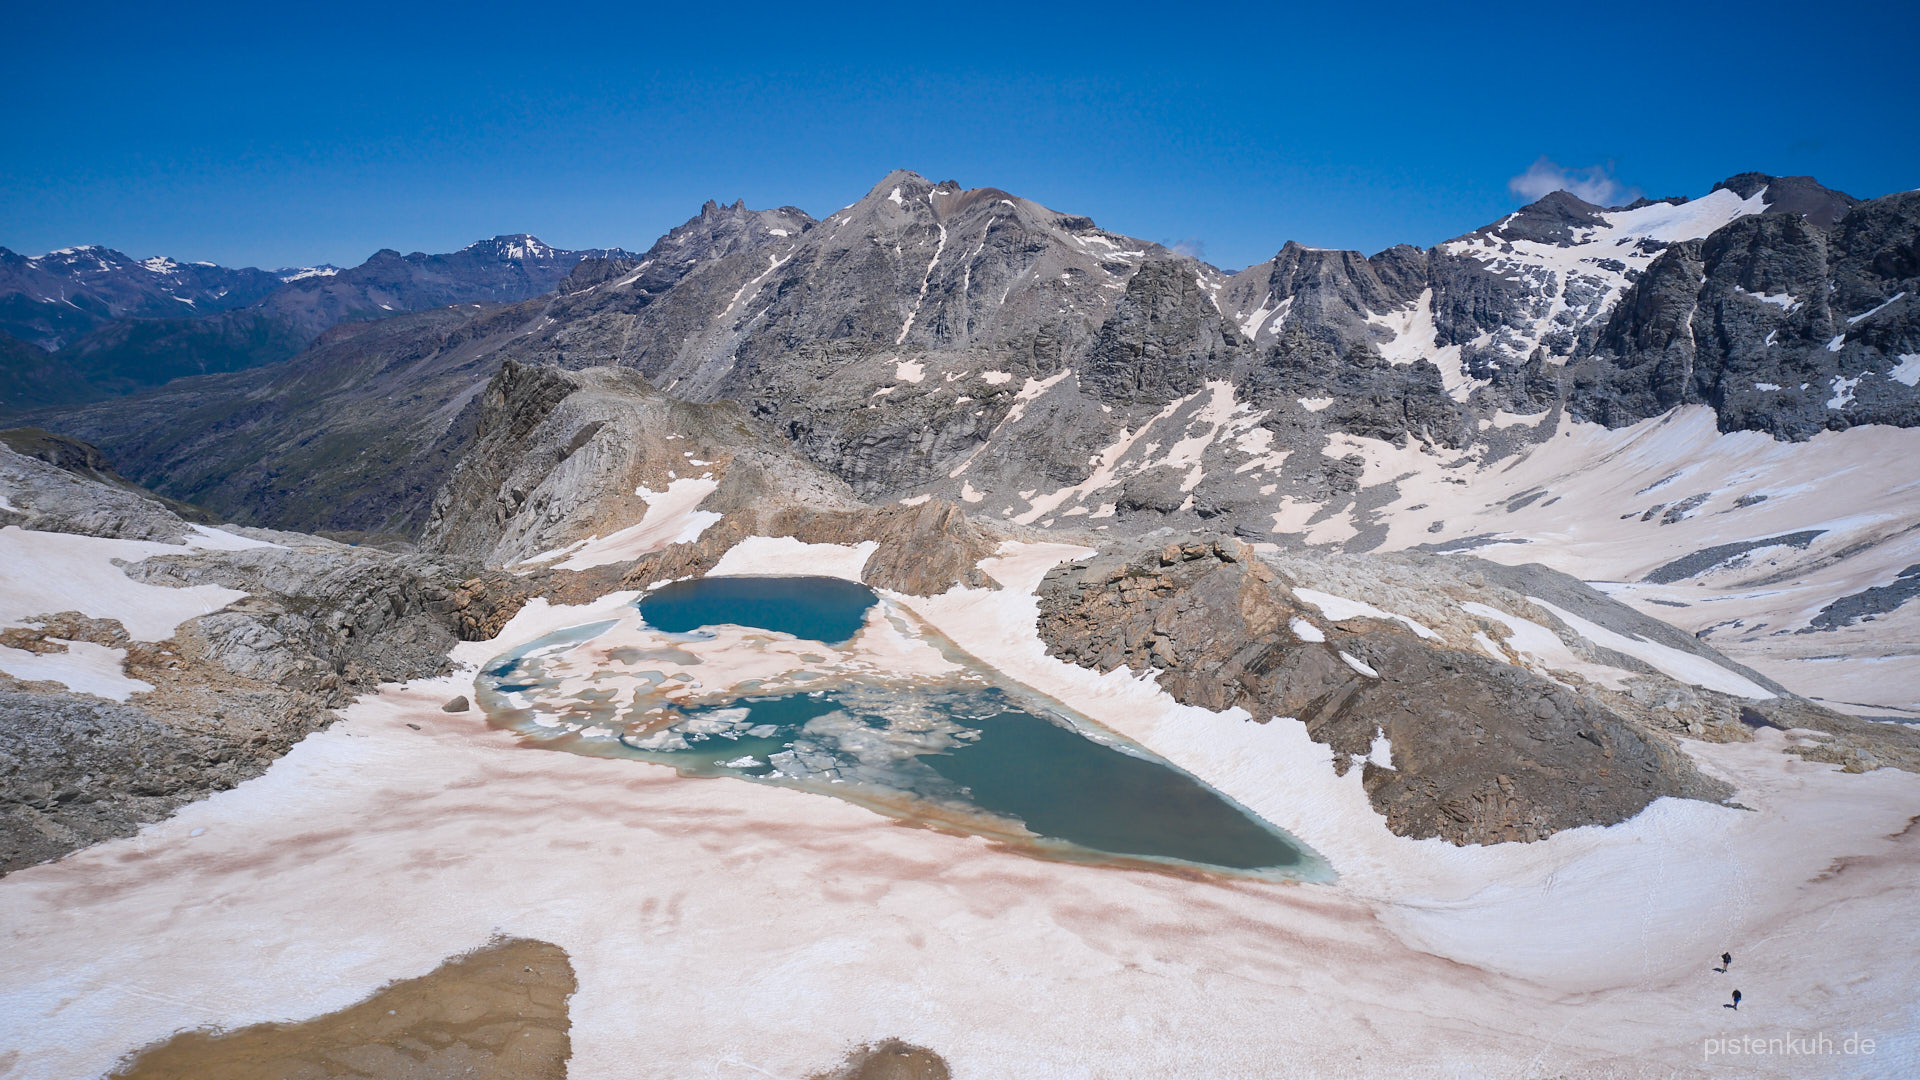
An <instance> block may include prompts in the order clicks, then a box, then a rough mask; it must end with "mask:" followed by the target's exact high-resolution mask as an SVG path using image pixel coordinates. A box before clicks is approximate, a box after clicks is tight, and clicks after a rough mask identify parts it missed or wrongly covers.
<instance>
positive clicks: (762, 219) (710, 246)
mask: <svg viewBox="0 0 1920 1080" xmlns="http://www.w3.org/2000/svg"><path fill="white" fill-rule="evenodd" d="M813 224H814V221H813V216H812V215H810V214H808V213H807V212H806V211H805V210H802V209H800V208H799V207H797V206H781V207H775V208H773V209H770V210H753V209H749V208H748V206H747V204H746V200H745V199H735V200H734V201H733V203H732V204H731V205H722V204H721V203H720V202H718V201H717V200H714V199H708V200H707V201H706V203H705V204H703V205H702V206H701V207H700V212H699V213H698V214H696V215H694V216H693V217H691V218H688V219H687V220H686V221H685V222H684V223H682V224H680V225H676V226H674V227H673V228H672V229H671V230H669V231H668V232H667V234H666V235H665V236H663V237H661V238H660V239H659V240H658V241H656V242H655V243H654V245H653V247H651V248H649V249H648V250H647V253H646V254H645V255H643V256H641V261H642V262H643V263H644V262H648V261H653V262H656V263H658V262H679V263H689V262H698V261H702V260H711V259H719V258H723V257H725V256H728V255H731V254H733V253H734V252H736V251H740V250H743V249H745V248H749V247H758V246H760V245H761V244H765V243H768V242H769V241H774V240H784V239H787V238H789V237H795V236H799V235H800V234H801V233H803V232H805V231H807V230H808V229H810V228H812V227H813Z"/></svg>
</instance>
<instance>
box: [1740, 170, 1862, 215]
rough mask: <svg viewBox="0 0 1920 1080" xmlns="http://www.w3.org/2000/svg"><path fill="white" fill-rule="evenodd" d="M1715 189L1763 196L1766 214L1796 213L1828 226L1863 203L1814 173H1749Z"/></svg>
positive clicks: (1744, 194) (1746, 195)
mask: <svg viewBox="0 0 1920 1080" xmlns="http://www.w3.org/2000/svg"><path fill="white" fill-rule="evenodd" d="M1713 190H1715V191H1721V190H1727V191H1731V192H1733V193H1734V194H1735V195H1738V196H1740V197H1741V198H1742V199H1751V198H1753V197H1754V196H1755V195H1759V196H1760V197H1761V199H1762V201H1763V202H1765V203H1766V211H1765V212H1766V213H1769V214H1794V215H1796V216H1799V217H1802V218H1805V219H1807V220H1808V221H1811V222H1813V223H1814V224H1816V225H1821V226H1826V227H1831V226H1833V225H1836V224H1838V223H1839V221H1840V219H1841V218H1843V217H1845V216H1847V211H1849V210H1851V209H1853V208H1854V207H1855V206H1858V205H1859V204H1860V200H1859V199H1856V198H1854V197H1853V196H1851V195H1849V194H1847V193H1846V192H1844V191H1835V190H1833V189H1832V188H1829V187H1827V186H1825V185H1823V184H1821V183H1820V181H1818V180H1815V179H1814V178H1813V177H1811V176H1768V175H1767V174H1766V173H1759V172H1745V173H1740V174H1739V175H1737V176H1729V177H1727V178H1726V179H1725V180H1722V181H1720V182H1719V183H1717V184H1715V185H1713Z"/></svg>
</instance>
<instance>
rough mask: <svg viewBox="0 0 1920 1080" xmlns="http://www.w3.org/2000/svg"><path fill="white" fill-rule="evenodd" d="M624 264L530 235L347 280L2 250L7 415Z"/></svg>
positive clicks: (379, 264)
mask: <svg viewBox="0 0 1920 1080" xmlns="http://www.w3.org/2000/svg"><path fill="white" fill-rule="evenodd" d="M625 257H627V253H625V252H623V251H620V250H618V249H608V250H590V251H563V250H560V249H558V248H554V247H552V246H550V245H548V244H545V243H542V242H541V241H540V240H539V239H537V238H535V237H532V236H528V235H526V234H524V233H521V234H514V235H510V236H496V237H493V238H492V239H490V240H481V241H477V242H475V243H473V244H469V245H467V246H466V247H465V248H462V249H461V250H459V251H457V252H452V253H449V254H444V255H428V254H425V253H422V252H415V253H413V254H411V255H401V254H400V253H399V252H397V251H390V250H383V251H379V252H376V253H375V254H374V255H373V257H372V258H370V259H368V260H367V261H366V262H365V263H362V264H361V265H359V266H356V267H351V268H341V267H337V266H333V265H331V264H322V265H319V266H301V267H286V268H282V269H279V270H271V271H269V270H257V269H254V268H252V267H245V268H240V269H234V268H230V267H224V266H216V265H214V264H213V263H206V262H180V261H177V260H174V259H171V258H167V257H165V256H154V257H152V258H147V259H135V258H132V257H131V256H128V255H126V254H124V253H122V252H118V251H114V250H113V249H111V248H105V247H100V246H98V245H89V246H84V247H75V248H64V249H61V250H59V251H51V252H48V253H47V254H45V255H40V256H22V255H18V254H16V253H14V252H11V251H8V250H6V249H4V248H0V335H5V336H6V337H8V338H11V339H14V341H15V342H16V343H15V344H13V345H10V346H5V347H6V348H7V349H8V351H10V352H19V353H22V354H23V355H27V356H31V357H33V361H32V363H31V364H29V365H22V366H21V367H20V368H15V369H12V370H8V371H6V372H4V373H0V403H4V405H5V406H8V407H11V408H13V409H19V408H23V407H29V406H33V405H37V404H48V403H53V402H60V401H74V400H86V399H88V398H91V397H98V396H103V395H107V394H112V393H121V392H126V391H127V390H131V389H137V388H140V387H143V386H151V385H155V384H157V383H160V382H164V381H166V380H167V379H169V378H176V377H178V376H181V375H190V374H201V373H204V372H208V371H223V370H234V369H237V368H244V367H252V366H257V365H258V364H261V363H269V362H272V361H276V360H284V359H286V358H287V357H289V356H292V355H293V354H294V353H296V352H298V351H299V350H300V349H302V348H304V347H306V346H307V345H308V344H310V343H311V342H312V340H313V339H314V338H315V337H316V336H318V335H319V334H320V333H321V332H323V331H325V330H326V329H327V328H329V327H331V326H334V325H337V324H338V323H341V322H347V321H358V320H365V319H372V318H383V317H385V316H388V315H391V314H394V313H398V312H408V311H421V310H426V309H428V308H434V307H442V306H445V305H447V304H455V303H474V302H488V303H513V302H516V301H520V300H525V299H527V298H528V297H532V296H538V295H540V294H541V293H544V292H548V291H551V290H552V289H553V288H554V287H556V286H557V285H558V284H559V283H560V281H561V280H562V279H563V278H565V277H566V275H567V274H568V273H569V272H570V271H571V270H572V269H573V268H574V267H575V266H577V265H579V263H580V262H581V261H583V260H586V259H620V258H625ZM34 350H45V351H47V352H51V353H54V354H55V355H54V356H52V357H47V356H36V355H35V354H34ZM25 368H30V369H31V370H24V369H25Z"/></svg>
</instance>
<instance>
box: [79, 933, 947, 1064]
mask: <svg viewBox="0 0 1920 1080" xmlns="http://www.w3.org/2000/svg"><path fill="white" fill-rule="evenodd" d="M576 986H577V983H576V981H575V979H574V973H573V965H572V964H571V963H569V962H568V959H567V954H566V952H565V950H563V949H561V948H560V947H559V946H558V945H550V944H548V943H546V942H544V941H530V940H526V939H518V940H510V941H501V942H496V943H495V944H492V945H489V946H487V947H486V948H483V949H480V950H478V951H475V952H472V953H469V954H467V955H466V956H462V957H456V958H454V959H451V960H448V961H447V962H446V963H444V964H442V965H440V967H438V968H436V969H435V970H434V971H433V972H432V973H431V974H428V975H424V976H421V977H420V978H418V979H408V980H406V981H404V982H396V983H393V984H391V985H389V986H387V987H386V988H385V989H383V990H381V991H379V992H378V993H376V994H374V995H373V996H372V997H370V998H368V999H367V1000H365V1001H363V1002H361V1003H359V1004H358V1005H353V1006H350V1007H348V1008H346V1009H342V1010H340V1011H339V1012H334V1013H329V1014H327V1015H325V1016H321V1017H317V1018H315V1019H312V1020H307V1021H303V1022H300V1023H295V1024H256V1025H253V1026H252V1027H245V1028H241V1029H239V1030H238V1031H230V1032H221V1031H185V1032H181V1033H180V1034H178V1035H175V1036H173V1037H172V1038H170V1039H168V1040H166V1041H165V1042H162V1043H159V1044H158V1045H155V1046H152V1047H149V1048H148V1049H146V1050H143V1051H141V1052H139V1054H137V1055H136V1056H134V1057H133V1058H132V1059H131V1060H129V1061H128V1062H127V1063H126V1064H124V1065H122V1066H121V1067H120V1068H119V1069H118V1070H116V1071H115V1072H114V1073H113V1074H112V1075H113V1076H114V1077H115V1078H117V1080H207V1078H209V1077H219V1078H220V1080H324V1078H329V1077H381V1078H383V1080H428V1078H439V1077H452V1076H459V1077H473V1078H475V1080H563V1078H564V1077H565V1076H566V1074H567V1059H568V1058H569V1057H570V1056H572V1053H573V1045H572V1041H571V1039H570V1038H569V1036H568V1030H569V1028H570V1027H571V1021H570V1020H569V1018H568V1015H567V1004H568V999H569V998H570V997H571V996H572V995H573V992H574V990H575V988H576ZM942 1075H944V1074H942Z"/></svg>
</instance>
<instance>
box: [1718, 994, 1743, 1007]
mask: <svg viewBox="0 0 1920 1080" xmlns="http://www.w3.org/2000/svg"><path fill="white" fill-rule="evenodd" d="M1720 1007H1721V1008H1723V1009H1732V1010H1733V1011H1734V1012H1739V1011H1740V991H1738V990H1735V991H1734V992H1733V1004H1731V1005H1722V1006H1720Z"/></svg>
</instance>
